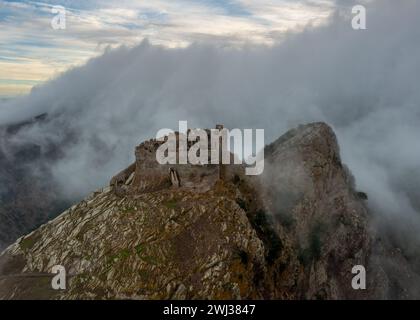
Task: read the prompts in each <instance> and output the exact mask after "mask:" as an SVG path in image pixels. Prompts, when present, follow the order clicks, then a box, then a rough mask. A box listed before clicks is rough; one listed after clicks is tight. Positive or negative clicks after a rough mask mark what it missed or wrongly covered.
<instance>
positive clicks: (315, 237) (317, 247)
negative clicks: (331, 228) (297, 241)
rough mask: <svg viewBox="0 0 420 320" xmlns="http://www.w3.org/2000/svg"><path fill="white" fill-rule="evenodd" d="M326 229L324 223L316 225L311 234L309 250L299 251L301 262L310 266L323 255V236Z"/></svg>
mask: <svg viewBox="0 0 420 320" xmlns="http://www.w3.org/2000/svg"><path fill="white" fill-rule="evenodd" d="M325 232H326V228H325V226H324V225H323V224H322V223H316V224H315V225H314V227H313V228H312V230H311V232H310V234H309V245H308V247H307V248H303V249H302V248H301V249H300V250H299V255H298V258H299V261H300V262H301V263H302V264H303V265H304V266H308V265H309V264H311V263H312V262H313V261H316V260H318V259H319V258H320V257H321V253H322V236H323V234H324V233H325Z"/></svg>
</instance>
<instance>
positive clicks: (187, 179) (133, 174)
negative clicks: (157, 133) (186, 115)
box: [110, 125, 227, 196]
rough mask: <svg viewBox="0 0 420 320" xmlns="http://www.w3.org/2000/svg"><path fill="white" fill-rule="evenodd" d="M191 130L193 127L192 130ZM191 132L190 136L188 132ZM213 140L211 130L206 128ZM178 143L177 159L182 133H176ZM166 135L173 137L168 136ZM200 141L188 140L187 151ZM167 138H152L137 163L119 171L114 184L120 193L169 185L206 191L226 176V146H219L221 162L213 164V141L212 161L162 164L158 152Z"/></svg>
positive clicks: (142, 146)
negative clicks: (195, 163)
mask: <svg viewBox="0 0 420 320" xmlns="http://www.w3.org/2000/svg"><path fill="white" fill-rule="evenodd" d="M216 129H218V130H221V129H223V125H217V126H216ZM189 131H190V129H189ZM189 131H188V132H187V136H188V133H189ZM206 132H207V135H208V139H209V140H208V141H210V133H211V131H210V130H208V129H207V130H206ZM174 134H175V136H176V142H177V148H176V150H177V155H176V156H177V159H178V158H179V153H180V152H181V151H183V150H180V148H182V146H180V143H179V137H180V135H182V133H179V132H175V133H174ZM166 138H169V136H167V137H166ZM197 141H198V138H197V140H196V141H188V139H187V150H186V151H187V152H188V151H189V149H190V148H191V147H192V146H193V145H194V144H195V143H196V142H197ZM164 143H165V141H158V140H156V139H151V140H148V141H145V142H143V143H141V144H140V145H139V146H137V147H136V150H135V159H136V160H135V162H134V163H133V164H132V165H130V166H129V167H128V168H126V169H125V170H123V171H121V172H120V173H118V174H117V175H116V176H114V177H113V178H112V179H111V181H110V186H111V187H112V188H113V190H114V192H115V193H116V194H117V195H121V196H123V195H124V194H127V193H136V194H139V193H147V192H155V191H159V190H162V189H167V188H191V189H194V190H195V191H203V192H204V191H206V190H208V189H210V188H211V187H212V186H214V184H215V183H216V182H217V181H219V180H223V179H225V178H226V176H227V173H226V169H227V166H226V165H223V164H222V161H221V160H222V153H223V150H222V147H219V164H211V162H210V155H211V150H210V149H211V144H210V143H209V145H208V148H209V150H208V151H209V152H208V157H209V159H208V160H209V161H208V164H199V165H192V164H178V163H179V162H177V164H160V163H158V161H157V160H156V152H157V150H158V149H159V147H160V146H161V145H162V144H164ZM219 146H222V137H220V138H219Z"/></svg>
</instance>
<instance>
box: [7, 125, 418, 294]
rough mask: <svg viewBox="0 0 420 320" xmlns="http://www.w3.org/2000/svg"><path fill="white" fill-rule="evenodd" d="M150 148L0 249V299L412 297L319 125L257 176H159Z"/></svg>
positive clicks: (282, 149)
mask: <svg viewBox="0 0 420 320" xmlns="http://www.w3.org/2000/svg"><path fill="white" fill-rule="evenodd" d="M154 144H155V142H154V141H149V142H146V143H144V144H142V145H140V146H139V147H138V148H137V149H136V162H135V163H134V164H133V165H131V166H130V167H129V168H127V169H126V170H124V171H122V172H121V173H119V174H118V175H116V176H115V177H114V178H113V179H112V180H111V183H110V184H111V186H110V187H108V188H105V189H102V190H99V191H98V192H96V193H94V194H93V195H91V196H90V197H89V198H87V199H86V200H84V201H82V202H81V203H79V204H77V205H75V206H73V207H72V208H70V209H68V210H67V211H65V212H64V213H63V214H62V215H60V216H59V217H58V218H56V219H54V220H53V221H51V222H49V223H48V224H46V225H43V226H41V227H40V228H39V229H37V230H35V231H34V232H32V233H31V234H29V235H27V236H25V237H23V238H21V239H19V240H18V241H17V242H16V243H14V244H13V245H12V246H10V247H9V248H8V249H7V250H6V251H4V252H3V253H2V254H1V256H0V298H3V299H4V298H6V299H22V298H59V299H104V298H105V299H119V298H129V299H372V298H389V297H393V298H394V297H395V295H397V296H396V298H411V297H415V292H414V291H413V292H404V293H402V292H401V290H396V289H395V288H401V286H402V285H403V284H404V283H406V279H407V277H408V278H410V277H411V279H417V278H416V277H417V276H416V274H415V273H414V272H413V270H411V269H410V268H409V266H408V265H407V262H406V261H405V260H404V258H403V257H402V255H399V254H398V253H397V252H396V251H395V250H393V249H392V248H388V247H386V246H385V245H382V244H381V243H379V242H378V241H377V240H376V238H375V234H374V232H373V230H371V229H372V225H371V223H370V216H369V212H368V210H367V208H366V206H365V203H366V200H365V199H363V198H362V197H360V195H359V194H358V192H357V191H356V190H354V188H353V181H352V177H351V175H350V173H349V171H348V170H347V169H346V167H345V166H344V165H343V164H342V163H341V160H340V154H339V148H338V144H337V141H336V137H335V135H334V132H333V131H332V130H331V128H330V127H328V126H327V125H325V124H323V123H315V124H310V125H306V126H301V127H298V128H296V129H294V130H291V131H290V132H288V133H287V134H286V135H284V136H282V137H281V138H279V139H278V140H277V141H275V142H274V143H273V144H271V145H269V146H267V147H266V149H265V171H264V173H263V175H262V176H258V177H251V176H246V175H245V174H244V168H243V167H242V166H234V165H231V166H226V168H225V169H226V174H225V175H223V179H220V176H219V170H217V167H212V166H190V165H185V166H179V167H174V168H166V167H165V166H161V165H159V164H157V163H155V162H154V155H153V151H155V150H156V148H155V147H153V148H152V149H150V146H151V145H153V146H154ZM150 150H152V152H149V151H150ZM171 169H172V170H171ZM174 172H176V173H177V175H176V179H175V178H174ZM174 180H175V184H174ZM176 181H178V182H180V183H179V184H177V182H176ZM385 260H386V261H389V262H390V263H389V266H388V267H386V266H384V265H383V261H385ZM391 262H392V263H391ZM57 264H60V265H63V266H65V267H66V270H67V272H68V274H69V282H68V289H67V290H66V291H53V290H51V288H50V283H49V281H50V280H49V279H50V277H49V276H48V273H49V272H51V268H52V266H54V265H57ZM355 265H363V266H364V267H365V268H366V270H367V282H368V283H367V290H353V288H352V286H351V283H352V278H353V276H354V275H353V274H352V268H353V267H354V266H355ZM390 265H392V266H395V265H399V266H401V268H403V269H404V274H405V275H406V276H407V277H403V278H398V277H395V276H394V274H393V273H392V272H391V271H392V270H391V267H390ZM34 274H35V275H38V277H35V278H34V277H30V275H34Z"/></svg>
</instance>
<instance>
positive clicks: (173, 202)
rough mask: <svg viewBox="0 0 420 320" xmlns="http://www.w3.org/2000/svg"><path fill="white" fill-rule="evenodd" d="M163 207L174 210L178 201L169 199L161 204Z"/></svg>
mask: <svg viewBox="0 0 420 320" xmlns="http://www.w3.org/2000/svg"><path fill="white" fill-rule="evenodd" d="M163 205H164V206H165V207H167V208H168V209H175V208H176V207H177V206H178V200H177V199H171V200H168V201H166V202H164V203H163Z"/></svg>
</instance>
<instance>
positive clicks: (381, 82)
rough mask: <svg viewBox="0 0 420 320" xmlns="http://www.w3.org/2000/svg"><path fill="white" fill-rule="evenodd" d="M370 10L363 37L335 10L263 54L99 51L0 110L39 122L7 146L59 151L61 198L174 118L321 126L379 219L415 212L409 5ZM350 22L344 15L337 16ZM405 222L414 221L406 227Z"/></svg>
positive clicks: (417, 46)
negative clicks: (333, 135) (327, 128)
mask: <svg viewBox="0 0 420 320" xmlns="http://www.w3.org/2000/svg"><path fill="white" fill-rule="evenodd" d="M417 2H418V1H416V0H405V1H393V0H383V1H378V2H373V3H371V4H370V5H368V7H367V27H368V29H367V30H363V31H355V30H353V29H352V28H351V23H350V20H349V19H350V18H349V16H346V15H343V14H342V13H341V14H339V13H337V14H336V15H335V16H333V17H331V20H330V22H329V24H328V25H326V26H323V27H317V28H308V29H307V31H305V32H303V33H301V34H299V35H294V36H290V38H288V39H287V40H286V41H284V42H282V43H281V44H279V45H277V46H275V47H270V48H268V47H258V48H256V47H248V48H242V49H227V48H220V47H215V46H212V45H205V44H197V45H192V46H190V47H188V48H184V49H167V48H162V47H156V46H152V45H150V44H148V43H147V42H143V43H142V44H140V45H139V46H138V47H135V48H131V49H129V48H120V49H118V50H112V51H109V52H106V53H105V54H104V55H103V56H101V57H99V58H96V59H93V60H91V61H89V62H88V63H87V64H86V65H85V66H83V67H80V68H76V69H74V70H71V71H69V72H66V73H65V74H63V75H62V76H60V77H58V78H57V79H55V80H53V81H50V82H48V83H46V84H45V85H43V86H42V87H39V88H36V89H35V90H33V92H32V93H31V94H30V95H28V96H25V97H22V98H19V99H16V100H13V101H9V102H2V103H1V104H0V124H8V123H13V122H17V121H21V120H24V119H27V118H29V117H31V116H36V115H39V114H41V113H45V112H46V113H48V114H49V119H50V120H48V121H44V122H42V123H40V124H39V125H37V126H35V127H32V128H31V129H28V130H26V131H23V132H22V133H21V134H20V135H19V136H17V137H15V138H14V139H15V140H16V141H15V143H16V144H18V143H19V142H22V141H25V142H27V141H34V142H36V143H37V144H40V145H41V146H43V147H45V148H47V147H46V145H47V144H59V145H60V144H64V143H65V144H66V146H67V147H66V149H65V153H64V154H63V155H62V156H61V157H60V160H59V161H55V162H53V163H52V164H51V166H52V167H51V168H52V172H53V176H54V178H55V179H57V180H58V181H59V182H60V185H61V186H62V189H63V192H65V193H66V194H67V195H69V197H75V198H77V197H79V196H81V195H83V194H85V193H86V192H88V191H90V190H93V189H95V188H96V187H99V186H101V185H104V184H105V183H106V182H107V181H108V179H109V177H110V175H112V174H114V173H115V172H116V171H118V170H119V169H121V168H123V167H125V166H126V165H127V164H129V162H130V161H131V160H132V159H133V150H134V146H135V145H136V144H138V143H139V142H141V141H142V140H143V139H145V138H149V137H152V136H154V135H155V133H156V132H157V131H158V130H159V129H161V128H165V127H169V128H174V129H175V128H176V127H177V124H178V120H188V121H189V125H190V126H195V127H213V126H214V124H215V123H219V122H221V123H224V124H225V125H227V126H228V127H232V128H264V129H265V130H266V142H267V143H268V142H270V141H272V140H273V139H275V138H277V137H278V136H279V135H280V134H282V133H284V132H285V131H286V130H287V129H288V128H290V127H293V126H295V125H297V124H300V123H306V122H310V121H326V122H328V123H329V124H331V125H332V126H333V127H334V129H335V130H336V132H337V135H338V138H339V141H340V145H341V151H342V154H343V158H344V161H345V162H346V163H347V164H348V166H349V167H350V168H351V170H352V171H353V173H354V175H355V177H356V181H357V185H358V188H359V189H361V190H363V191H365V192H367V193H368V194H369V198H370V204H371V206H372V207H373V208H375V210H376V211H378V212H380V213H381V217H382V218H389V219H393V220H394V218H395V219H405V220H406V219H409V220H410V219H414V220H413V221H416V219H417V218H416V217H417V216H419V215H420V214H419V208H420V203H419V200H418V199H420V191H419V189H418V188H419V186H420V170H419V169H420V139H419V138H420V90H419V83H420V81H419V80H420V41H419V39H420V19H419V17H420V6H419V5H418V3H417ZM347 14H351V12H347ZM413 225H414V224H413Z"/></svg>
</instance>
